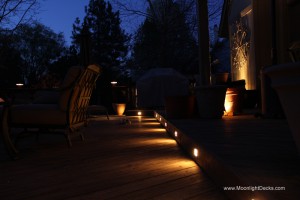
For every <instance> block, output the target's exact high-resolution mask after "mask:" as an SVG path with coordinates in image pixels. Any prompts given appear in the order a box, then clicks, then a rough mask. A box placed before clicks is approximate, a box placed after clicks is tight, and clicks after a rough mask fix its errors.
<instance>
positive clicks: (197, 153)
mask: <svg viewBox="0 0 300 200" xmlns="http://www.w3.org/2000/svg"><path fill="white" fill-rule="evenodd" d="M193 153H194V156H195V157H196V158H197V157H198V156H199V151H198V149H196V148H194V151H193Z"/></svg>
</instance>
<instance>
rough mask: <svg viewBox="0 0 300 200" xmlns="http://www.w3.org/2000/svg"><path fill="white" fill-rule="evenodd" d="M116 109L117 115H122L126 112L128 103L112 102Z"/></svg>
mask: <svg viewBox="0 0 300 200" xmlns="http://www.w3.org/2000/svg"><path fill="white" fill-rule="evenodd" d="M112 106H113V109H114V111H115V112H116V113H117V115H119V116H121V115H123V113H124V112H125V109H126V104H125V103H113V104H112Z"/></svg>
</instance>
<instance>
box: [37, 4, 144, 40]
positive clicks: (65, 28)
mask: <svg viewBox="0 0 300 200" xmlns="http://www.w3.org/2000/svg"><path fill="white" fill-rule="evenodd" d="M126 1H127V0H123V1H122V2H123V3H126ZM141 2H142V1H141V0H128V3H127V4H128V6H131V7H132V6H140V8H141V7H143V6H144V4H141ZM88 3H89V0H43V1H40V9H39V14H38V15H37V20H38V21H40V22H41V23H42V24H44V25H46V26H48V27H50V28H51V29H52V30H53V31H54V32H56V33H59V32H63V33H64V35H65V39H66V42H67V44H70V42H71V39H70V37H71V33H72V24H73V23H74V21H75V19H76V17H79V18H80V19H83V17H84V16H85V12H84V7H85V6H86V5H88ZM111 3H112V5H113V8H115V9H116V8H117V6H115V5H114V4H113V1H112V2H111ZM121 19H122V28H123V29H124V30H125V31H126V32H127V33H129V34H130V33H133V32H134V31H135V30H136V28H137V26H138V25H139V24H140V23H141V21H142V19H143V18H142V17H137V16H134V17H129V16H127V15H124V14H123V13H121Z"/></svg>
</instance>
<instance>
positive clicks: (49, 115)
mask: <svg viewBox="0 0 300 200" xmlns="http://www.w3.org/2000/svg"><path fill="white" fill-rule="evenodd" d="M11 122H12V123H13V124H23V125H24V124H25V125H37V127H39V126H43V125H65V124H66V112H63V111H61V110H60V109H59V106H58V104H20V105H13V106H12V107H11Z"/></svg>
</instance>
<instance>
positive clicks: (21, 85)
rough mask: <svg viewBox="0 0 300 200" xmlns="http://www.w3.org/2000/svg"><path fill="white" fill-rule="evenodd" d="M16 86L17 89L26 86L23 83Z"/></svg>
mask: <svg viewBox="0 0 300 200" xmlns="http://www.w3.org/2000/svg"><path fill="white" fill-rule="evenodd" d="M16 86H17V87H23V86H24V84H23V83H16Z"/></svg>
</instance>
